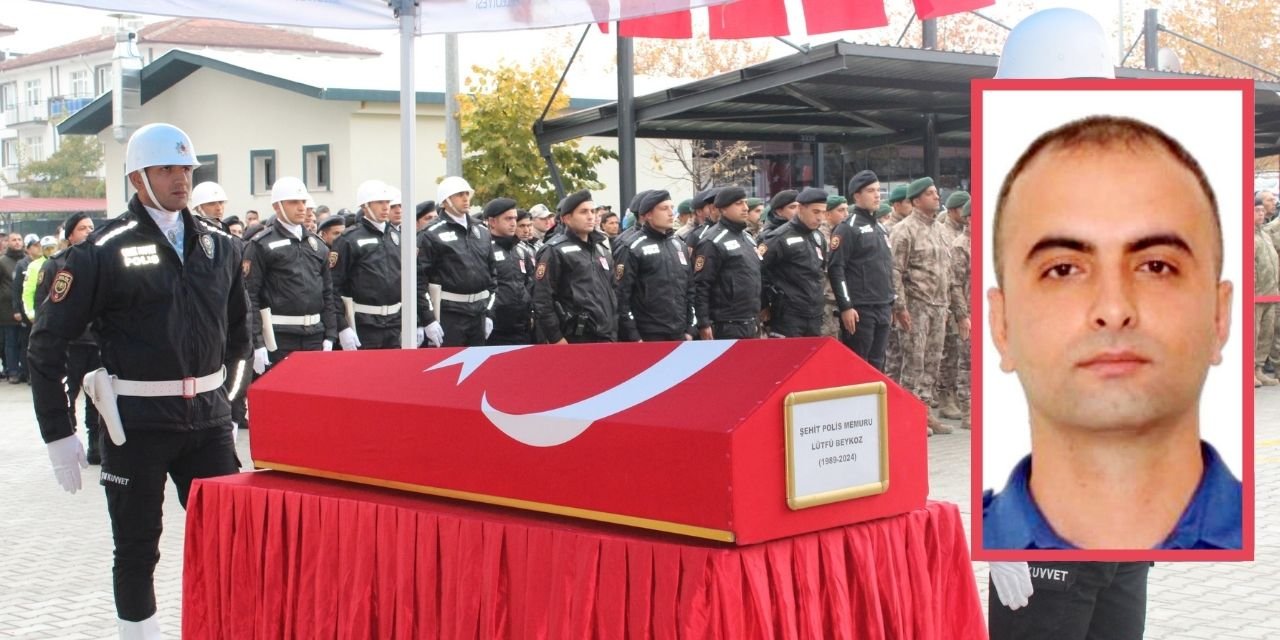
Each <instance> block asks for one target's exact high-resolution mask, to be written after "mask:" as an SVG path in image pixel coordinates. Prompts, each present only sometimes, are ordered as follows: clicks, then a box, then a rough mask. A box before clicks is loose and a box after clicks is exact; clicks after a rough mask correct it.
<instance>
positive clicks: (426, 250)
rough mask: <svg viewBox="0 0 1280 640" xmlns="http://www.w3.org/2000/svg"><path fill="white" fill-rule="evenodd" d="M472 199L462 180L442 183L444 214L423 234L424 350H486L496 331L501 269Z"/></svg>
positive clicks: (420, 248) (421, 318) (421, 322)
mask: <svg viewBox="0 0 1280 640" xmlns="http://www.w3.org/2000/svg"><path fill="white" fill-rule="evenodd" d="M471 194H472V189H471V185H470V184H467V181H466V180H463V179H462V178H460V177H458V176H450V177H447V178H445V179H444V180H442V181H441V182H440V186H439V187H438V188H437V189H436V203H437V205H438V206H439V207H440V209H441V210H442V211H443V212H444V213H443V215H441V216H440V218H439V219H437V220H436V221H435V222H433V223H431V224H429V225H427V228H425V229H423V230H422V232H421V233H419V234H418V324H419V329H418V333H419V336H418V337H419V341H418V342H419V344H421V343H422V340H424V339H425V340H426V341H427V342H429V343H431V344H432V345H433V346H437V347H438V346H442V345H443V346H446V347H461V346H468V347H474V346H481V345H483V344H484V343H485V340H486V339H488V337H489V333H490V332H492V331H493V303H494V300H495V298H494V293H495V290H496V289H497V286H498V284H497V266H496V264H495V262H494V255H493V246H492V240H491V238H490V236H489V229H488V228H487V227H486V226H485V225H484V224H481V223H479V222H477V221H475V220H473V219H472V218H471V216H470V215H469V214H470V211H471ZM435 287H438V288H439V293H438V295H439V303H438V304H437V303H436V302H435V301H434V300H433V296H432V289H433V288H435Z"/></svg>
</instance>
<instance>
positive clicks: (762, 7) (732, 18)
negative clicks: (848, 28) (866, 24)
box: [707, 0, 830, 40]
mask: <svg viewBox="0 0 1280 640" xmlns="http://www.w3.org/2000/svg"><path fill="white" fill-rule="evenodd" d="M828 1H830V0H828ZM707 17H708V18H709V19H710V22H711V38H712V39H713V40H732V39H739V38H768V37H772V36H785V35H787V34H788V33H790V32H791V31H790V29H788V28H787V5H786V2H785V0H737V2H733V3H731V4H727V5H722V6H717V7H710V8H708V9H707Z"/></svg>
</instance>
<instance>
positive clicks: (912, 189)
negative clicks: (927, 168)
mask: <svg viewBox="0 0 1280 640" xmlns="http://www.w3.org/2000/svg"><path fill="white" fill-rule="evenodd" d="M932 186H933V178H930V177H928V176H925V177H923V178H920V179H919V180H916V181H915V182H912V183H911V184H909V185H907V199H908V200H910V199H912V198H918V197H920V194H922V193H924V192H925V190H926V189H928V188H929V187H932Z"/></svg>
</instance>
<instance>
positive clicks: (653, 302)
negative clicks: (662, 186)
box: [614, 190, 695, 342]
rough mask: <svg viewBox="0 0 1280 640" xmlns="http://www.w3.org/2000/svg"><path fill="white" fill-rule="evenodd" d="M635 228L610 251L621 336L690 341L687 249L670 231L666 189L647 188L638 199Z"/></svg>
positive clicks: (670, 209) (672, 208) (670, 210)
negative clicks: (612, 253)
mask: <svg viewBox="0 0 1280 640" xmlns="http://www.w3.org/2000/svg"><path fill="white" fill-rule="evenodd" d="M637 214H638V220H639V225H638V227H637V228H639V229H640V231H639V232H638V233H636V234H635V235H633V236H632V237H631V239H630V242H628V243H627V244H624V245H621V246H619V247H618V248H617V249H616V250H615V251H614V258H615V262H616V263H617V266H615V267H614V271H615V275H614V279H615V280H616V281H617V286H616V289H617V294H618V337H619V339H621V340H629V341H635V340H641V341H645V342H653V341H660V340H691V339H693V335H694V332H695V328H694V327H695V323H694V318H693V287H692V286H690V284H691V283H690V280H691V276H692V274H691V273H690V271H689V258H688V254H687V253H686V252H687V251H688V248H687V247H686V246H685V244H684V243H683V242H681V241H680V239H679V238H677V237H675V235H674V228H673V227H674V226H675V222H676V216H675V203H674V202H672V200H671V194H670V193H669V192H667V191H661V190H655V191H646V192H645V196H644V198H643V199H642V200H641V201H640V202H639V204H637Z"/></svg>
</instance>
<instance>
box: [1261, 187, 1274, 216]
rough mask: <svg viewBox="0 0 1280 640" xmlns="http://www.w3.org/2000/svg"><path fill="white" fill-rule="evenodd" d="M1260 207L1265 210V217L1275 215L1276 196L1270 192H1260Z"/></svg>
mask: <svg viewBox="0 0 1280 640" xmlns="http://www.w3.org/2000/svg"><path fill="white" fill-rule="evenodd" d="M1262 207H1263V209H1265V210H1266V212H1267V216H1272V215H1275V212H1276V194H1274V193H1271V192H1270V191H1263V192H1262Z"/></svg>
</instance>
